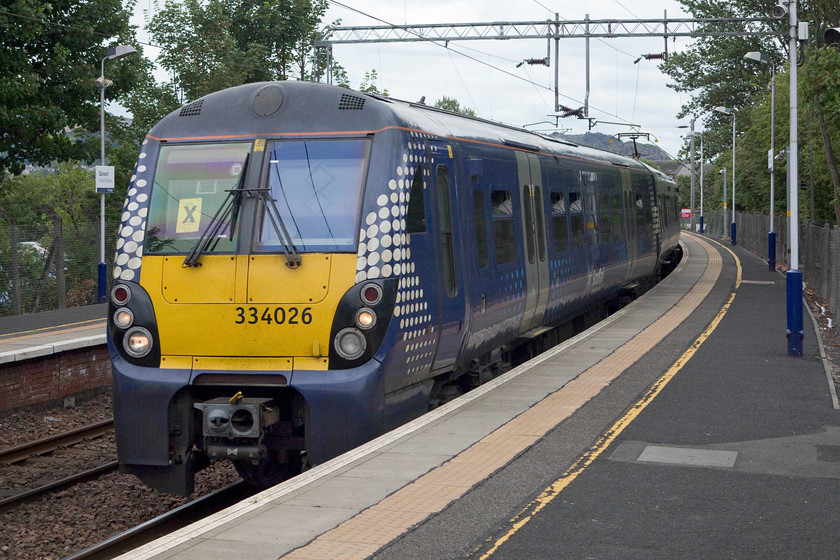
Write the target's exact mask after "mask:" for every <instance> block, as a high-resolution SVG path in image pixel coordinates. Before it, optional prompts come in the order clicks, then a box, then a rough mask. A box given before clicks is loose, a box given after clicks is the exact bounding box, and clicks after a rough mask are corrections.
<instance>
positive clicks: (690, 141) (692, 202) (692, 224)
mask: <svg viewBox="0 0 840 560" xmlns="http://www.w3.org/2000/svg"><path fill="white" fill-rule="evenodd" d="M677 128H690V129H691V131H690V133H691V138H690V140H689V143H690V146H691V198H690V204H689V205H690V207H691V208H690V210H691V221H690V222H689V223H690V224H691V225H690V226H689V229H690V231H694V228H695V226H694V192H695V191H694V177H695V168H696V164H695V161H694V119H691V126H686V125H684V124H683V125H680V126H678V127H677ZM700 215H701V216H702V215H703V212H702V211H701V212H700ZM700 233H703V222H702V218H701V221H700Z"/></svg>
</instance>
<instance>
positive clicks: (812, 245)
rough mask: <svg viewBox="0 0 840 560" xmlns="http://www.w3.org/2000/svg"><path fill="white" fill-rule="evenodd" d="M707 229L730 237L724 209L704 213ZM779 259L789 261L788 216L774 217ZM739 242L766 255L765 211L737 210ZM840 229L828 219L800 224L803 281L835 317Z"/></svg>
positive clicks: (839, 302)
mask: <svg viewBox="0 0 840 560" xmlns="http://www.w3.org/2000/svg"><path fill="white" fill-rule="evenodd" d="M704 220H705V233H706V234H707V235H710V236H713V237H720V238H723V239H727V240H728V239H730V238H731V236H730V226H729V224H726V231H725V233H724V223H723V212H721V211H719V212H716V213H715V214H713V215H709V216H704ZM775 220H776V221H775V232H776V263H777V265H781V264H784V265H786V266H789V265H790V244H789V239H790V230H789V228H788V223H787V219H786V218H785V217H783V216H776V218H775ZM735 224H736V241H737V243H738V245H740V246H741V247H743V248H745V249H746V250H748V251H750V252H751V253H754V254H756V255H758V256H759V257H761V258H763V259H765V260H766V259H767V233H768V232H769V231H770V229H769V228H770V219H769V217H768V216H767V215H764V214H745V213H736V214H735ZM838 250H840V230H838V229H837V228H832V227H831V226H830V225H829V224H828V223H827V222H826V223H825V224H823V225H816V224H813V223H804V224H802V225H800V227H799V269H800V270H801V271H802V277H803V279H804V281H805V282H806V283H807V284H808V285H809V286H810V287H811V288H812V289H814V290H815V291H816V292H817V293H818V294H819V297H820V298H821V299H822V300H824V301H825V302H827V303H828V307H829V309H830V310H831V314H832V316H833V317H840V254H838Z"/></svg>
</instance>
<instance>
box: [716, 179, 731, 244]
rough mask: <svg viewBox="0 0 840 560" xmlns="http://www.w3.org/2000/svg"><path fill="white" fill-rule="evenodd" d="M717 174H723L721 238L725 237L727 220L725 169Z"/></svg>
mask: <svg viewBox="0 0 840 560" xmlns="http://www.w3.org/2000/svg"><path fill="white" fill-rule="evenodd" d="M718 173H723V237H726V220H727V219H728V218H729V216H728V215H727V212H726V168H725V167H724V168H723V169H721V170H720V171H718Z"/></svg>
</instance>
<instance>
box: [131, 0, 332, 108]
mask: <svg viewBox="0 0 840 560" xmlns="http://www.w3.org/2000/svg"><path fill="white" fill-rule="evenodd" d="M326 5H327V4H326V0H277V1H272V2H261V3H256V2H250V1H247V0H206V1H202V0H183V1H181V0H166V3H165V4H164V8H163V9H162V10H161V11H159V12H157V13H156V14H155V16H154V17H153V18H152V19H151V21H150V22H149V23H148V25H147V28H148V30H149V32H150V33H151V35H152V38H153V39H154V41H155V42H156V43H158V44H160V45H162V50H161V53H160V55H159V56H158V63H159V64H160V65H161V66H162V67H163V68H165V69H166V70H168V71H169V72H171V73H172V74H173V81H172V84H173V86H172V87H171V88H170V87H169V86H166V90H167V94H168V92H169V91H174V90H177V91H178V92H179V93H180V97H181V99H180V102H185V101H192V100H195V99H198V98H199V97H202V96H204V95H206V94H208V93H211V92H214V91H218V90H220V89H224V88H228V87H231V86H235V85H240V84H243V83H249V82H259V81H267V80H286V79H290V78H298V79H301V80H305V79H309V78H310V77H311V75H310V74H311V70H310V63H311V61H312V58H311V57H312V49H313V45H312V43H313V41H314V38H315V36H316V34H317V33H318V27H317V26H318V25H319V24H320V21H321V18H322V17H323V15H324V12H325V11H326ZM150 87H151V85H150Z"/></svg>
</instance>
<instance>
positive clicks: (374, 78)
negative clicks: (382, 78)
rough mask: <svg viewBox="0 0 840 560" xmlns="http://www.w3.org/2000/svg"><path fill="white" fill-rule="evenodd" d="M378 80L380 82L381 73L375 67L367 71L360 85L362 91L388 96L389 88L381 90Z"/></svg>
mask: <svg viewBox="0 0 840 560" xmlns="http://www.w3.org/2000/svg"><path fill="white" fill-rule="evenodd" d="M377 82H379V74H377V73H376V70H375V69H373V70H370V71H369V72H365V77H364V79H362V83H361V84H360V85H359V91H361V92H362V93H372V94H374V95H381V96H382V97H388V90H387V89H383V90H382V91H379V85H378V84H377Z"/></svg>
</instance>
